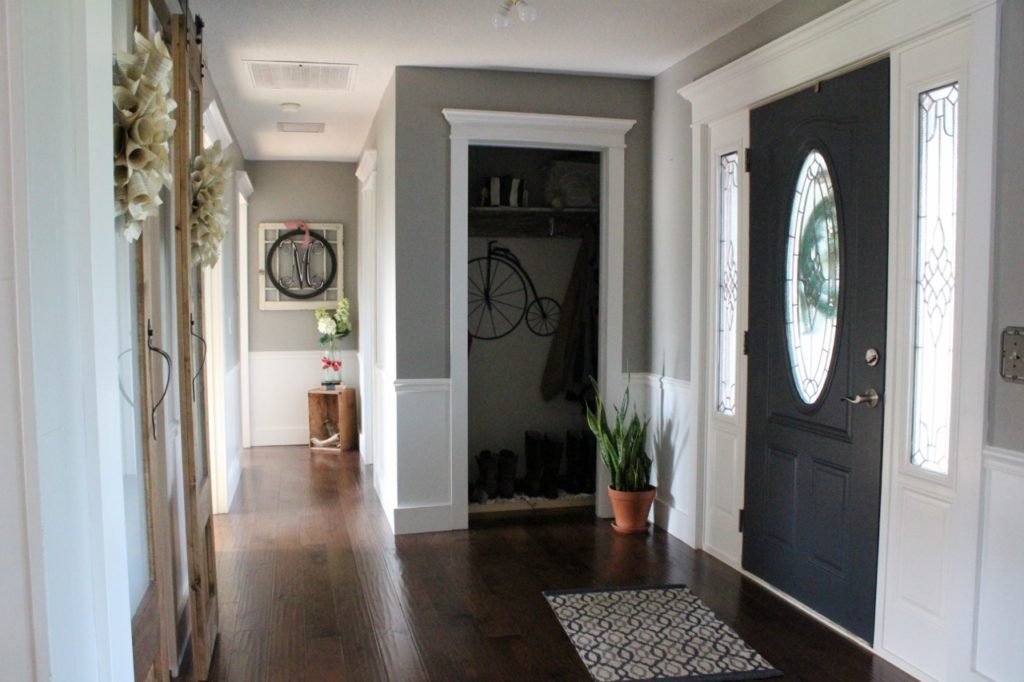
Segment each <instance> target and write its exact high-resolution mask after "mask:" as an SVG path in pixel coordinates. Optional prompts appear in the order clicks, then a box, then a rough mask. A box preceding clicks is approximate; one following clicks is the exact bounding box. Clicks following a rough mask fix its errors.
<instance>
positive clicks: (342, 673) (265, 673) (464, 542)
mask: <svg viewBox="0 0 1024 682" xmlns="http://www.w3.org/2000/svg"><path fill="white" fill-rule="evenodd" d="M215 532H216V542H217V569H218V573H219V594H220V608H221V621H220V622H221V635H220V640H219V643H218V645H217V650H216V653H215V654H214V671H213V674H212V676H211V678H210V679H211V680H215V681H216V682H225V681H226V680H230V681H231V682H257V681H261V680H267V681H271V682H278V681H288V682H296V681H300V680H309V681H311V682H312V681H316V682H320V681H329V680H356V681H359V682H363V681H370V680H401V681H403V682H405V681H413V680H516V681H522V680H586V679H589V676H588V675H587V673H586V670H585V669H584V667H583V665H582V664H581V663H580V661H579V660H578V659H577V657H576V653H575V652H574V650H573V648H572V645H571V644H570V643H569V640H568V639H567V638H566V636H565V635H564V634H563V632H562V629H561V627H560V626H559V624H558V622H557V621H556V620H555V617H554V615H553V614H552V612H551V610H550V609H549V607H548V605H547V603H546V602H545V600H544V598H543V596H542V595H541V591H542V590H548V589H567V588H577V587H615V586H626V585H656V584H666V583H685V584H687V585H689V586H690V588H691V589H692V590H693V591H694V592H696V594H698V595H699V596H700V597H701V598H702V599H703V600H704V601H705V602H706V603H707V604H708V606H710V607H711V608H712V609H713V610H714V611H715V612H716V613H717V614H718V616H719V617H720V618H722V620H724V621H726V622H727V623H729V624H730V625H732V626H733V628H735V629H736V630H737V631H738V632H739V634H740V635H741V636H742V637H743V638H744V639H745V640H746V641H747V642H748V643H749V644H750V645H751V646H753V647H755V648H756V649H758V650H759V651H760V652H761V653H762V654H763V655H764V656H765V657H766V658H767V659H768V660H769V661H771V662H772V663H773V664H774V665H775V666H776V667H777V668H779V669H781V670H783V671H784V672H785V673H786V675H785V678H784V679H787V680H810V681H814V682H822V681H832V680H836V681H843V680H874V681H886V682H895V681H897V680H910V679H913V678H910V677H908V676H907V675H905V674H903V673H902V672H900V671H899V670H897V669H896V668H894V667H893V666H891V665H889V664H888V663H886V662H884V661H882V660H881V659H879V658H877V657H875V656H872V655H871V654H870V653H869V652H867V651H865V650H864V649H862V648H860V647H858V646H856V645H854V644H852V643H850V642H849V641H847V640H846V639H844V638H843V637H841V636H839V635H837V634H835V633H833V632H832V631H830V630H829V629H828V628H826V627H824V626H822V625H820V624H818V623H817V622H816V621H814V620H813V619H811V618H809V617H807V616H805V615H803V614H802V613H800V612H799V611H797V610H796V609H794V608H792V607H790V606H789V605H787V604H786V603H785V602H783V601H782V600H780V599H778V598H776V597H774V596H772V595H771V594H769V593H768V592H766V591H765V590H763V589H761V588H760V587H758V586H757V585H755V584H754V583H752V582H751V581H749V580H747V579H745V578H743V577H742V576H740V575H739V574H738V573H737V572H736V571H734V570H732V569H731V568H729V567H727V566H726V565H724V564H722V563H721V562H719V561H717V560H715V559H713V558H712V557H710V556H708V555H706V554H704V553H703V552H694V551H693V550H691V549H690V548H689V547H687V546H686V545H685V544H683V543H682V542H679V541H678V540H675V539H674V538H672V537H671V536H669V535H667V534H666V533H665V532H664V531H662V530H660V529H655V530H654V532H653V534H652V535H651V536H650V537H647V538H630V537H620V536H617V535H614V534H613V533H612V532H611V530H610V529H609V527H608V524H607V522H605V521H600V520H595V519H594V518H593V516H592V515H591V514H589V513H578V512H577V513H575V514H571V515H558V516H551V515H549V516H540V517H530V518H518V519H512V520H508V519H506V520H492V521H487V522H485V523H479V524H478V523H474V524H473V528H472V529H470V530H468V531H460V532H453V533H433V534H426V535H413V536H402V537H397V538H395V537H393V536H392V535H391V533H390V532H389V530H388V527H387V522H386V520H385V519H384V516H383V512H382V510H381V507H380V505H379V503H378V502H377V497H376V495H375V493H374V491H373V485H372V481H371V480H370V476H369V474H368V473H367V472H365V471H362V470H361V469H360V467H359V465H358V456H357V455H356V454H355V453H347V454H344V455H341V456H337V455H331V454H314V455H310V453H309V451H308V450H307V449H306V448H301V447H289V448H259V449H254V450H253V451H251V452H250V453H248V454H247V455H246V456H245V459H244V461H243V473H242V481H241V484H240V487H239V491H238V495H237V497H236V500H235V503H234V506H233V509H232V512H231V514H229V515H226V516H218V517H216V519H215ZM182 679H183V680H188V679H189V678H188V676H187V675H186V676H185V677H183V678H182Z"/></svg>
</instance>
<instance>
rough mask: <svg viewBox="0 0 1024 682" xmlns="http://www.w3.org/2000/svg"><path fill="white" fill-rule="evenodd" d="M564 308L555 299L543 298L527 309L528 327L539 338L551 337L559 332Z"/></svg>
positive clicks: (537, 299) (534, 301)
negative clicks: (559, 321) (559, 323)
mask: <svg viewBox="0 0 1024 682" xmlns="http://www.w3.org/2000/svg"><path fill="white" fill-rule="evenodd" d="M561 317H562V306H560V305H559V304H558V301H556V300H555V299H553V298H548V297H547V296H541V297H540V298H536V299H534V300H533V302H532V303H530V306H529V307H528V308H527V309H526V326H527V327H529V328H530V331H531V332H533V333H534V334H536V335H537V336H551V335H552V334H554V333H555V332H556V331H557V330H558V320H559V319H561Z"/></svg>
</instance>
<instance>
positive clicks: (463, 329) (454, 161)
mask: <svg viewBox="0 0 1024 682" xmlns="http://www.w3.org/2000/svg"><path fill="white" fill-rule="evenodd" d="M443 113H444V115H445V118H446V119H447V120H448V122H449V123H450V124H451V130H452V133H451V178H450V191H451V196H450V202H451V203H450V206H451V254H450V257H451V260H450V264H451V265H450V272H451V299H450V314H451V318H450V334H451V336H450V342H451V345H450V357H451V394H450V395H451V439H452V440H451V476H452V487H451V519H450V523H451V527H452V528H467V527H468V525H469V494H470V492H471V487H470V482H471V480H473V482H475V479H471V478H470V457H471V454H473V455H475V454H478V453H476V452H473V451H472V450H471V447H470V446H471V443H470V422H471V416H470V414H471V413H470V409H471V408H470V402H471V395H470V365H471V361H470V355H471V350H470V341H471V334H472V333H476V331H477V330H475V329H474V330H471V329H470V319H471V317H470V295H471V289H472V286H471V285H470V273H471V268H470V259H471V258H472V257H473V256H474V255H482V256H484V257H485V262H486V256H487V251H488V247H487V244H488V242H489V241H494V237H490V238H488V237H487V236H486V235H485V234H483V233H482V232H481V233H477V234H478V235H480V236H478V237H471V232H470V223H471V219H470V209H469V207H470V206H471V205H475V206H478V207H479V208H480V209H482V210H480V211H478V213H481V214H486V213H487V211H488V210H490V211H494V212H498V211H500V210H501V207H500V204H501V201H500V197H501V193H502V181H501V178H502V177H503V176H510V177H506V184H507V185H508V188H507V189H508V192H509V201H508V202H506V203H511V191H512V182H511V176H512V175H513V174H512V173H510V172H506V171H504V170H502V171H501V173H500V174H498V173H497V171H494V172H491V171H488V170H487V168H486V167H485V165H484V163H485V162H484V161H483V160H479V159H478V162H477V164H476V165H475V166H473V167H474V168H477V167H478V168H479V170H480V172H481V173H486V175H487V176H488V177H489V176H495V177H497V178H498V180H497V183H496V185H495V187H494V189H496V190H497V191H498V194H499V206H498V207H493V206H492V207H490V208H489V209H488V207H487V206H482V207H481V206H479V205H480V204H481V203H484V202H482V201H481V200H482V198H483V192H482V190H483V189H484V187H482V186H480V185H479V182H480V181H479V180H476V181H474V180H472V179H471V165H472V164H471V158H472V156H473V154H475V155H479V154H481V151H479V148H490V149H491V151H490V154H492V155H494V160H495V162H496V163H499V164H500V163H504V161H503V160H502V158H501V157H502V155H503V154H504V155H506V156H508V155H510V154H511V155H514V156H521V157H522V158H524V159H526V158H530V157H531V156H534V155H536V158H539V157H540V156H541V155H542V152H543V155H546V158H547V159H548V160H550V161H554V160H555V159H556V158H564V159H566V160H568V161H579V160H580V159H581V158H583V159H593V158H597V159H599V168H600V170H599V171H598V177H599V185H598V187H599V191H598V193H597V195H598V196H599V206H598V211H597V214H598V215H597V229H596V232H597V234H596V242H597V247H596V251H597V258H596V261H597V271H598V277H597V280H598V281H597V303H596V306H597V322H596V328H597V332H596V333H597V342H596V350H595V354H596V356H597V360H596V367H597V373H596V378H597V379H598V382H599V384H600V388H601V392H602V398H603V399H604V400H606V401H608V400H612V399H614V398H617V397H618V396H620V395H621V394H622V391H623V389H624V384H625V377H624V376H623V374H622V310H623V294H622V287H623V281H622V276H623V265H622V257H623V239H624V237H623V234H624V227H625V226H624V222H625V216H624V199H625V137H626V133H627V132H628V131H629V130H630V129H631V128H632V127H633V125H634V124H635V121H632V120H625V119H609V118H592V117H584V116H556V115H548V114H523V113H510V112H494V111H474V110H462V109H445V110H444V112H443ZM495 148H497V149H499V151H497V152H495V151H494V150H495ZM507 148H514V149H515V150H516V151H500V150H501V149H507ZM471 149H477V150H478V151H475V152H474V153H473V154H471ZM531 150H532V151H531ZM568 152H575V153H576V155H575V158H569V157H566V156H565V155H567V153H568ZM580 153H586V154H580ZM488 163H490V162H488ZM542 166H543V164H541V166H539V167H542ZM524 175H527V174H525V173H524ZM480 177H484V175H481V176H480ZM539 177H544V172H543V170H541V171H540V176H539ZM474 182H476V183H477V184H476V186H475V187H473V189H472V191H471V185H473V183H474ZM535 182H537V181H535ZM543 184H546V183H541V185H540V186H541V188H542V189H541V191H542V192H543ZM491 185H492V181H491V180H488V181H487V188H486V189H487V202H486V203H490V202H491V194H492V186H491ZM516 194H517V202H521V200H522V199H523V198H524V197H523V195H522V192H521V191H520V190H519V188H518V187H517V188H516ZM526 201H527V204H528V205H527V206H526V207H519V208H521V209H522V208H529V207H530V206H529V204H530V203H532V202H531V200H530V199H529V198H526ZM563 201H564V200H563ZM544 203H550V202H544ZM541 205H542V206H543V203H541ZM509 208H511V207H509ZM550 208H552V207H550V206H548V207H547V209H550ZM579 208H591V209H592V208H593V207H592V206H591V207H579ZM547 209H545V210H547ZM557 210H561V211H565V204H564V203H563V204H562V208H561V209H556V211H557ZM521 212H522V211H521ZM525 213H529V212H528V211H527V212H525ZM591 213H592V211H591ZM559 215H562V216H564V215H567V214H566V213H561V214H559ZM548 217H552V216H548ZM557 223H558V221H557V220H556V225H555V229H556V230H557V229H558V224H557ZM474 229H475V228H474ZM534 229H536V228H534ZM546 229H547V233H548V235H549V237H548V238H549V239H550V233H551V222H550V221H547V223H546ZM563 229H565V228H564V226H563ZM473 239H476V240H478V242H479V241H480V240H482V246H481V245H480V243H475V244H473V245H472V247H471V241H472V240H473ZM497 241H498V245H499V246H500V244H501V239H498V240H497ZM551 241H554V240H551ZM559 241H561V240H559ZM545 243H547V242H545ZM493 247H494V245H493V244H492V245H491V249H492V250H493ZM471 248H472V249H474V251H472V254H471ZM527 248H528V247H527ZM476 249H482V253H477V251H476ZM554 250H555V249H553V251H554ZM507 253H511V255H513V256H514V255H516V254H515V251H514V250H512V251H510V252H501V251H499V252H498V254H499V255H505V254H507ZM522 253H523V254H525V253H526V252H525V251H523V252H522ZM553 255H554V254H553V253H552V254H548V253H543V254H538V256H537V258H538V261H537V265H536V266H531V265H530V263H529V262H526V263H525V266H526V268H527V273H528V274H529V275H530V277H531V278H533V280H534V281H533V284H534V286H533V287H531V286H530V285H529V283H527V282H526V279H527V278H526V277H523V280H524V285H525V286H524V288H525V289H526V290H527V291H528V294H527V298H530V299H531V300H529V301H525V302H524V303H523V308H524V310H523V313H522V314H523V318H524V321H523V322H521V324H522V325H523V327H524V330H519V331H517V332H516V333H519V334H529V335H533V333H532V332H530V331H528V329H529V325H527V323H526V321H525V319H526V318H528V316H529V315H530V312H529V311H528V310H527V308H528V307H529V305H530V303H533V304H534V306H533V308H534V316H533V320H534V325H535V326H537V327H538V328H539V329H541V330H542V331H543V330H545V329H546V328H547V327H549V326H550V324H549V319H548V318H547V317H545V314H544V303H545V302H544V301H539V299H543V298H553V299H554V301H555V302H556V303H558V304H559V307H560V306H561V303H562V301H561V300H559V298H560V297H563V296H564V291H565V289H564V288H561V291H559V289H560V287H559V284H560V283H559V282H557V281H552V282H548V280H547V277H548V276H549V273H547V272H545V273H544V274H543V278H542V274H541V260H540V259H541V258H542V257H543V258H545V259H546V258H548V257H549V256H553ZM574 256H575V253H573V254H572V255H569V256H566V258H567V259H569V260H572V259H573V258H574ZM493 257H494V254H493V252H492V260H493ZM505 260H507V261H509V263H508V264H512V263H514V262H515V261H513V260H509V259H507V258H505ZM555 260H557V258H556V259H555ZM478 263H479V261H478ZM519 263H520V267H519V274H520V275H521V272H522V265H523V264H524V263H523V261H522V260H520V261H519ZM510 269H511V268H510ZM485 270H486V266H485ZM506 274H507V273H506ZM563 276H565V277H567V276H566V275H563ZM555 279H557V277H556V278H555ZM538 280H541V282H542V285H541V287H540V289H543V287H544V286H550V287H551V289H550V290H543V291H542V290H540V289H538V291H537V293H536V296H534V292H533V289H534V288H537V281H538ZM567 281H568V280H567V279H566V280H565V282H566V283H567ZM496 283H497V284H501V282H500V281H496ZM566 283H562V287H564V286H566V285H567V284H566ZM549 292H551V293H549ZM499 293H500V292H499ZM538 301H539V302H538ZM548 309H549V313H548V315H549V316H550V314H551V312H552V309H551V306H550V304H549V305H548ZM499 317H500V316H499ZM559 317H561V311H559ZM485 324H489V322H484V323H481V326H480V327H479V333H480V334H483V332H484V325H485ZM497 324H498V323H497V322H495V327H494V329H497ZM506 324H507V323H506ZM492 333H493V329H492ZM484 343H494V342H493V341H486V342H485V341H482V340H475V341H473V345H474V347H476V348H479V346H480V344H484ZM482 354H483V353H481V355H482ZM480 360H481V362H484V360H485V358H483V357H481V358H480ZM512 361H513V356H512V355H510V354H508V353H504V354H502V357H501V358H499V360H498V361H497V363H498V365H499V366H500V365H503V364H506V363H508V362H512ZM473 362H474V363H476V360H474V361H473ZM518 380H519V377H517V381H518ZM498 383H499V384H500V382H498ZM478 390H479V389H478ZM561 393H563V394H564V388H563V389H562V391H561ZM474 400H475V399H474ZM477 408H480V409H482V406H475V407H474V410H475V409H477ZM499 421H505V422H511V423H510V424H509V427H508V435H506V436H504V437H505V438H508V439H509V442H510V443H513V442H514V441H516V440H518V439H522V441H523V442H522V444H521V445H518V446H517V447H519V448H523V446H525V431H527V430H537V429H533V428H532V427H531V426H529V425H525V424H523V423H515V422H516V420H510V419H507V415H505V416H499ZM524 426H525V428H522V427H524ZM538 426H540V425H539V424H538ZM583 426H584V423H581V426H580V429H582V428H583ZM542 428H543V427H542ZM537 431H538V432H539V433H541V434H543V433H544V432H543V431H539V430H537ZM477 433H478V434H479V433H483V432H482V431H481V432H477ZM515 434H518V437H517V436H516V435H515ZM552 435H553V436H555V437H556V438H557V437H558V435H561V437H562V438H563V439H564V437H565V436H564V433H562V434H557V433H555V432H552ZM473 437H474V438H479V437H480V436H479V435H474V436H473ZM542 437H543V436H542ZM485 447H487V448H491V449H492V452H493V448H495V447H498V458H499V460H500V457H501V455H500V451H501V449H502V447H503V446H502V445H501V444H500V443H494V444H490V445H487V446H485ZM551 447H556V446H551ZM563 448H564V442H563ZM506 449H511V448H507V446H506ZM513 452H515V450H514V449H513ZM521 459H522V458H521ZM549 459H553V455H552V456H551V457H550V458H549ZM506 466H508V464H507V465H506ZM520 467H521V471H520ZM542 470H543V466H542ZM563 470H564V465H562V464H561V462H560V466H559V467H558V474H559V476H561V474H562V473H563ZM516 471H517V474H521V475H522V477H525V476H526V464H525V461H523V462H521V463H519V464H517V466H516ZM476 473H477V470H476V468H475V467H474V468H473V474H474V475H475V474H476ZM542 476H543V474H542ZM550 478H551V475H550V474H549V479H550ZM584 478H585V476H584ZM606 479H607V476H606V474H605V472H604V470H603V469H602V468H600V467H597V472H596V482H595V486H594V488H595V489H597V490H603V489H604V488H605V487H606V486H607V480H606ZM556 480H557V477H556ZM562 482H563V483H564V482H565V481H564V477H563V481H562ZM524 485H525V484H524ZM556 485H557V483H556ZM548 488H549V490H550V488H551V483H550V480H549V485H548ZM541 492H542V493H543V484H542V489H541ZM505 499H508V498H505ZM593 504H594V508H595V512H596V514H597V515H598V516H602V517H608V516H610V515H611V509H610V506H609V503H608V500H607V498H606V497H605V496H604V495H596V496H595V498H594V499H593Z"/></svg>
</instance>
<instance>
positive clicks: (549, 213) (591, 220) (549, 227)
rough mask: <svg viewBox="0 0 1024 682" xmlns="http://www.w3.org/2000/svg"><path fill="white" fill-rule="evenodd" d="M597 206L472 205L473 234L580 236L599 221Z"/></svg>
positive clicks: (595, 226)
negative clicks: (524, 206) (516, 206)
mask: <svg viewBox="0 0 1024 682" xmlns="http://www.w3.org/2000/svg"><path fill="white" fill-rule="evenodd" d="M600 216H601V211H600V209H598V208H545V207H540V206H530V207H526V208H513V207H510V206H471V207H470V208H469V236H470V237H569V238H577V239H578V238H580V237H582V236H583V235H584V233H585V232H587V231H591V232H592V231H594V230H596V229H597V226H598V224H599V223H600Z"/></svg>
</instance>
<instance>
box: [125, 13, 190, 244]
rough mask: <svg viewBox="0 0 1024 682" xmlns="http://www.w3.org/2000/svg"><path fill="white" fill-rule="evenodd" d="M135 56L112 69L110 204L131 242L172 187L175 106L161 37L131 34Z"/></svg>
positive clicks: (166, 57)
mask: <svg viewBox="0 0 1024 682" xmlns="http://www.w3.org/2000/svg"><path fill="white" fill-rule="evenodd" d="M134 42H135V51H134V52H133V53H127V52H119V53H117V55H116V56H115V68H114V109H115V122H114V203H115V210H116V214H117V216H119V217H120V216H124V222H123V224H122V226H121V235H122V236H123V237H124V238H125V239H126V240H128V241H130V242H131V241H135V240H136V239H138V238H139V235H140V234H142V226H143V225H145V223H146V220H147V219H148V218H150V217H151V216H155V215H157V214H158V213H159V211H160V205H161V204H162V203H163V201H162V200H161V199H160V190H161V188H163V187H168V188H170V187H171V183H172V181H173V178H172V177H171V172H170V161H169V153H170V150H169V144H168V141H169V140H170V139H171V136H172V135H174V129H175V121H174V118H173V117H172V116H171V112H173V111H174V110H175V109H176V108H177V106H178V105H177V103H176V102H175V101H174V99H173V98H171V96H170V91H171V67H172V64H173V63H172V61H171V55H170V53H169V52H168V51H167V46H166V45H164V42H163V40H162V39H161V37H160V34H159V33H157V34H156V36H155V37H154V38H153V40H147V39H146V37H145V36H143V35H142V34H141V33H139V32H138V31H136V32H135V41H134Z"/></svg>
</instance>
